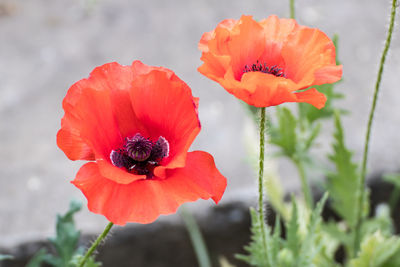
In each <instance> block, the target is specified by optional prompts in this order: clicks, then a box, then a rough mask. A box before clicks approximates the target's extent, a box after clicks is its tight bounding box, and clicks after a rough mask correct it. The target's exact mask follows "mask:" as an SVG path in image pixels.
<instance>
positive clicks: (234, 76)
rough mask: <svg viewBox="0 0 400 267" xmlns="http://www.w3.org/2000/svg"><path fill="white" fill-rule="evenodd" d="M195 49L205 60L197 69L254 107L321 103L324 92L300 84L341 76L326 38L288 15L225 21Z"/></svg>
mask: <svg viewBox="0 0 400 267" xmlns="http://www.w3.org/2000/svg"><path fill="white" fill-rule="evenodd" d="M199 49H200V50H201V51H202V52H203V53H202V57H201V60H202V61H203V62H204V64H203V65H201V66H200V67H199V68H198V70H199V72H200V73H202V74H203V75H205V76H207V77H208V78H210V79H212V80H214V81H216V82H218V83H220V84H221V85H222V86H223V87H224V88H225V89H226V90H227V91H228V92H229V93H231V94H233V95H234V96H236V97H237V98H239V99H241V100H243V101H245V102H246V103H248V104H249V105H253V106H256V107H268V106H275V105H279V104H282V103H284V102H307V103H310V104H312V105H314V106H315V107H317V108H322V107H323V106H324V105H325V101H326V97H325V96H324V95H323V94H322V93H320V92H318V91H317V90H316V89H314V88H311V89H308V90H303V89H307V88H309V87H310V86H314V85H320V84H325V83H333V82H336V81H338V80H340V78H341V76H342V66H336V62H335V46H334V44H333V43H332V41H331V40H330V39H329V37H328V36H326V35H325V34H324V33H323V32H321V31H320V30H318V29H312V28H308V27H305V26H300V25H298V24H297V23H296V21H295V20H293V19H279V18H278V17H277V16H270V17H269V18H267V19H264V20H261V21H259V22H257V21H255V20H254V19H253V18H252V17H251V16H242V17H241V19H240V20H232V19H229V20H224V21H222V22H221V23H220V24H218V26H217V27H216V28H215V30H213V31H211V32H207V33H205V34H204V35H203V36H202V38H201V40H200V42H199Z"/></svg>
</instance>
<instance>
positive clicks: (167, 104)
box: [130, 70, 201, 175]
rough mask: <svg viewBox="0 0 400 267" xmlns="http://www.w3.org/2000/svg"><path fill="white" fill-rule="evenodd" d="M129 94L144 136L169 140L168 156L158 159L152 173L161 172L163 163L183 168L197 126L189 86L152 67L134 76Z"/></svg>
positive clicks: (194, 106)
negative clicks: (146, 133) (146, 134)
mask: <svg viewBox="0 0 400 267" xmlns="http://www.w3.org/2000/svg"><path fill="white" fill-rule="evenodd" d="M130 97H131V101H132V106H133V107H134V110H135V114H136V115H137V117H138V119H139V120H140V121H141V122H142V123H143V125H144V126H145V127H146V128H147V129H148V133H149V136H148V137H149V138H150V139H151V140H153V141H155V140H157V139H158V138H159V137H160V136H162V137H164V138H165V139H166V140H167V141H168V143H169V147H170V151H169V156H168V157H166V158H164V159H163V160H162V162H161V163H160V165H162V166H161V167H158V168H157V169H158V171H159V173H158V174H157V173H156V175H161V172H162V171H161V169H162V168H164V166H165V167H166V168H177V167H183V166H184V165H185V158H186V153H187V151H188V149H189V147H190V145H191V144H192V142H193V140H194V138H195V137H196V136H197V134H198V133H199V131H200V127H201V126H200V121H199V119H198V115H197V107H196V103H195V100H194V98H193V96H192V93H191V90H190V88H189V87H188V86H187V85H186V84H185V83H184V82H183V81H182V80H180V79H179V78H178V77H177V76H176V75H175V74H172V75H169V74H168V73H166V72H164V71H159V70H153V71H151V72H149V73H148V74H146V75H140V76H137V77H136V78H135V79H134V82H133V86H132V90H131V94H130ZM144 99H145V101H143V100H144Z"/></svg>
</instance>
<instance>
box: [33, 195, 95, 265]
mask: <svg viewBox="0 0 400 267" xmlns="http://www.w3.org/2000/svg"><path fill="white" fill-rule="evenodd" d="M81 207H82V204H81V203H79V202H76V201H71V203H70V207H69V210H68V212H67V213H66V214H65V215H57V223H56V236H55V237H52V238H49V241H50V242H51V244H53V246H54V247H55V250H56V253H57V255H53V254H50V253H48V251H47V250H46V249H41V250H39V251H38V252H37V253H36V254H35V256H34V257H33V258H32V259H31V260H30V261H29V263H28V265H27V267H40V266H41V265H42V263H47V264H49V265H51V266H54V267H75V266H78V265H77V264H78V261H77V259H79V257H82V252H83V250H82V249H81V248H78V241H79V237H80V232H79V231H78V230H77V229H76V228H75V222H74V215H75V213H77V212H78V211H80V209H81ZM98 266H100V263H96V262H95V261H94V259H93V258H90V259H89V260H88V261H87V263H86V264H85V267H98Z"/></svg>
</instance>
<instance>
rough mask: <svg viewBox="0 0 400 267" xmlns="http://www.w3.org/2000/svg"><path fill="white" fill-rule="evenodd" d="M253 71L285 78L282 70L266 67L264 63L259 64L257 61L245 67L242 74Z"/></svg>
mask: <svg viewBox="0 0 400 267" xmlns="http://www.w3.org/2000/svg"><path fill="white" fill-rule="evenodd" d="M253 71H260V72H263V73H268V74H272V75H275V76H276V77H285V73H284V72H283V68H278V66H276V65H275V66H270V67H269V66H267V64H266V63H264V64H261V63H260V62H259V61H258V60H257V62H256V63H255V64H253V65H251V66H250V65H246V66H244V69H243V73H246V72H253Z"/></svg>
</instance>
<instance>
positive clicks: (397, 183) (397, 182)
mask: <svg viewBox="0 0 400 267" xmlns="http://www.w3.org/2000/svg"><path fill="white" fill-rule="evenodd" d="M383 180H384V181H386V182H388V183H391V184H393V186H394V187H396V188H400V174H397V173H390V174H385V175H383Z"/></svg>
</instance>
